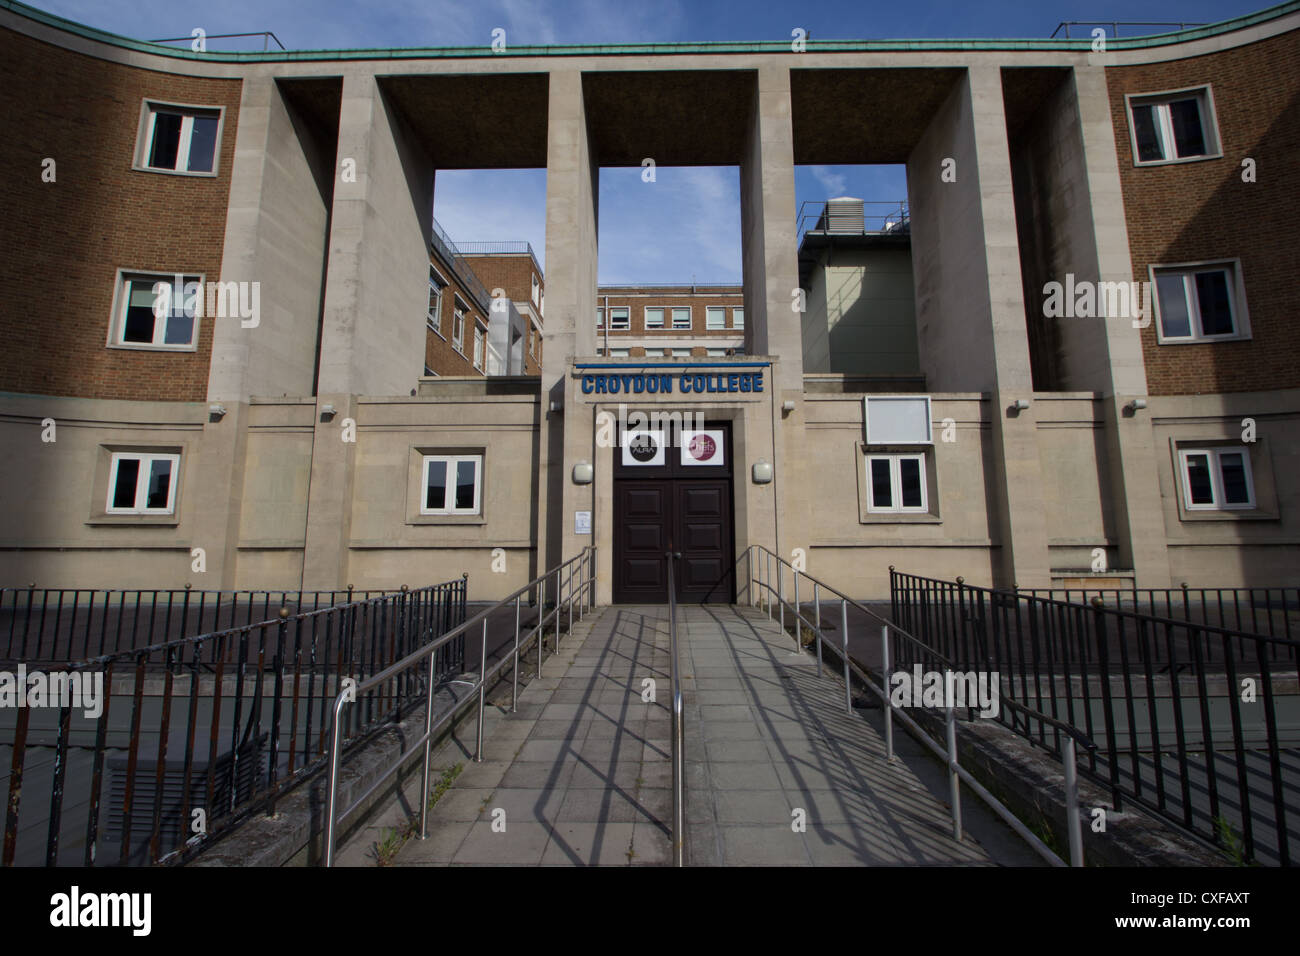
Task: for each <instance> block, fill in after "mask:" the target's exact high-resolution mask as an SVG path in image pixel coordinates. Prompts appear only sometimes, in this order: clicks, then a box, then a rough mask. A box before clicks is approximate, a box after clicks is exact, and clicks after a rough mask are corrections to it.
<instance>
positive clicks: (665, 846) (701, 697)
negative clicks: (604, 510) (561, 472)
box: [394, 605, 1038, 866]
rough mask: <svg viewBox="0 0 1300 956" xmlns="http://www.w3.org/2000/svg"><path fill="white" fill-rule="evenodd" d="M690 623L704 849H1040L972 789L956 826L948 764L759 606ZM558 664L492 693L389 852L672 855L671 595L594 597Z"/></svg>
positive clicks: (847, 854) (947, 861) (613, 862)
mask: <svg viewBox="0 0 1300 956" xmlns="http://www.w3.org/2000/svg"><path fill="white" fill-rule="evenodd" d="M678 624H679V637H680V678H681V683H682V686H683V695H684V703H685V708H684V709H685V714H686V726H685V733H684V737H685V746H686V753H685V760H686V796H685V800H686V806H685V815H686V821H687V862H688V863H689V864H691V865H703V866H907V865H977V866H978V865H997V864H1014V865H1026V864H1028V865H1032V864H1034V863H1036V862H1038V860H1037V857H1036V856H1034V855H1033V854H1032V852H1031V851H1029V850H1028V849H1027V848H1026V847H1024V845H1023V843H1021V841H1020V840H1019V838H1017V837H1016V836H1015V835H1014V834H1013V833H1012V832H1011V831H1010V829H1009V828H1007V827H1005V826H1004V825H1003V824H1002V823H1001V822H1000V821H998V820H997V819H996V818H995V817H993V815H992V814H991V813H989V812H988V811H987V810H986V809H985V808H983V807H982V806H981V805H979V804H978V802H977V801H976V800H975V798H974V797H973V795H969V794H968V795H967V798H966V800H964V801H963V809H964V811H965V823H966V829H967V832H965V833H964V834H963V839H962V840H961V841H960V842H958V841H956V840H954V839H953V836H952V829H951V826H952V825H951V818H950V815H949V810H948V806H947V803H946V802H945V801H946V797H947V781H946V775H945V770H944V768H943V766H942V764H940V763H939V762H938V761H936V760H934V759H933V757H931V756H930V755H929V754H926V753H920V752H914V750H913V748H909V747H907V746H906V741H907V738H906V737H905V735H904V734H902V733H901V732H899V733H898V734H896V739H897V742H898V746H897V747H896V756H895V759H893V760H892V761H890V760H887V759H886V757H885V752H884V743H883V740H882V738H881V735H880V732H879V729H878V727H877V726H876V724H877V723H878V721H876V722H873V721H872V720H871V719H867V718H864V716H863V715H862V714H861V713H860V712H855V713H854V714H852V715H850V714H848V713H846V712H845V709H844V708H845V704H844V692H843V685H842V684H840V683H839V682H838V681H837V680H836V675H835V673H834V672H833V671H832V670H831V669H829V668H825V669H821V670H819V669H818V667H817V665H816V660H815V658H814V657H813V656H812V655H811V654H809V653H808V652H807V651H804V650H797V649H796V648H795V646H794V641H793V638H791V637H790V635H789V634H787V633H786V632H783V631H782V630H781V629H780V628H779V626H778V625H777V624H775V623H773V622H771V621H769V620H768V619H767V617H766V616H765V615H764V614H762V613H761V612H758V611H756V610H754V609H752V608H745V607H737V606H726V605H721V606H717V605H691V606H685V607H680V608H679V609H678ZM544 667H545V676H544V677H543V679H541V680H534V681H531V682H530V683H529V684H528V686H527V687H526V688H524V690H523V691H522V693H521V696H520V699H519V702H518V709H517V712H516V713H514V714H509V713H505V712H503V711H502V710H501V709H498V708H492V713H491V714H490V715H489V716H490V720H488V721H487V728H488V732H487V733H486V742H485V745H484V757H485V759H484V761H483V762H481V763H478V762H475V761H474V760H473V757H472V741H471V743H470V748H471V749H466V747H465V744H464V743H460V744H459V746H460V748H461V749H460V751H459V752H458V754H459V755H458V754H456V753H453V754H452V755H451V757H453V758H455V759H458V760H463V761H464V770H463V772H462V773H461V775H460V776H459V777H458V778H457V779H456V781H455V782H454V783H453V785H452V787H451V788H450V789H449V790H448V792H447V793H446V794H445V795H444V796H443V797H442V799H441V800H440V801H439V803H438V804H437V805H436V806H435V807H434V808H433V810H432V811H431V812H430V816H429V836H428V838H427V839H425V840H411V841H410V842H409V843H408V844H407V845H406V846H405V847H403V848H402V850H401V851H399V852H398V853H397V855H396V858H395V861H394V865H412V866H428V865H474V866H483V865H543V866H591V865H598V866H628V865H633V866H638V865H640V866H644V865H652V866H654V865H669V864H670V862H671V819H672V790H671V784H672V768H671V742H670V741H671V719H670V714H669V710H668V702H669V701H670V694H671V690H670V679H669V676H668V674H669V670H668V669H669V655H668V627H667V609H666V608H663V607H622V606H619V607H608V608H598V609H596V610H594V611H593V612H591V613H590V614H588V615H587V617H586V618H585V619H584V620H583V621H582V622H581V623H577V622H575V633H574V634H573V635H571V636H566V637H565V638H564V645H563V646H562V648H561V650H560V653H558V654H557V655H556V656H555V657H554V658H550V659H548V660H547V661H546V663H545V665H544ZM647 678H649V679H652V680H653V681H654V682H655V683H654V699H653V700H650V701H647V700H645V699H643V696H642V695H643V693H644V692H645V691H646V689H647V687H648V686H649V685H647V684H646V679H647ZM449 759H450V758H449V757H448V756H447V755H445V754H440V755H439V765H446V764H447V763H448V760H449ZM408 802H409V801H408Z"/></svg>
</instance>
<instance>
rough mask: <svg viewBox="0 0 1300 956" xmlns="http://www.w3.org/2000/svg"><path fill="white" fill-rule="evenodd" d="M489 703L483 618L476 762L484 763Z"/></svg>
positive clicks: (484, 623)
mask: <svg viewBox="0 0 1300 956" xmlns="http://www.w3.org/2000/svg"><path fill="white" fill-rule="evenodd" d="M486 703H487V618H486V617H485V618H483V641H482V643H481V644H480V645H479V665H478V736H477V738H476V739H475V742H474V762H475V763H482V762H483V705H484V704H486Z"/></svg>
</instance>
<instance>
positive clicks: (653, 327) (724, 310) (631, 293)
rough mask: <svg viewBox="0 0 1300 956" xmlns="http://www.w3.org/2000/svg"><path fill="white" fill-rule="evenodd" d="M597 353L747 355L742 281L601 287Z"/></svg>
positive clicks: (615, 355)
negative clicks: (703, 284) (710, 283)
mask: <svg viewBox="0 0 1300 956" xmlns="http://www.w3.org/2000/svg"><path fill="white" fill-rule="evenodd" d="M596 301H597V302H598V303H599V305H597V307H596V339H597V342H598V344H597V346H596V354H597V355H605V356H609V357H610V358H629V357H630V358H639V357H640V358H656V357H658V358H664V357H692V356H693V357H695V358H704V357H708V356H712V357H714V358H721V357H723V356H727V355H743V354H745V296H744V291H743V290H742V289H741V287H740V286H696V285H690V286H672V285H667V286H665V285H656V286H601V287H600V288H599V289H597V290H596Z"/></svg>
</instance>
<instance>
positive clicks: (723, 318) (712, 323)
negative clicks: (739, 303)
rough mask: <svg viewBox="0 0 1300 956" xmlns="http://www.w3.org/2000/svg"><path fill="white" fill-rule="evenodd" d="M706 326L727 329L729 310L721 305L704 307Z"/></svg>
mask: <svg viewBox="0 0 1300 956" xmlns="http://www.w3.org/2000/svg"><path fill="white" fill-rule="evenodd" d="M704 327H705V328H706V329H725V328H726V327H727V310H726V309H725V308H723V307H722V306H720V305H710V306H707V307H706V308H705V309H704Z"/></svg>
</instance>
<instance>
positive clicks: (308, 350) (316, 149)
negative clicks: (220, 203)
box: [205, 76, 334, 402]
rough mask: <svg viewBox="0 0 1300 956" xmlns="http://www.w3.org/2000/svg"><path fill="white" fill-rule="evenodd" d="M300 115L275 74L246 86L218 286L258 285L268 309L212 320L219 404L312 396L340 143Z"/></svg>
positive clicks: (211, 381) (213, 381)
mask: <svg viewBox="0 0 1300 956" xmlns="http://www.w3.org/2000/svg"><path fill="white" fill-rule="evenodd" d="M292 112H293V111H292V108H291V107H290V106H289V104H288V103H286V102H285V99H284V97H283V95H282V94H281V91H280V88H279V86H278V85H277V84H276V82H275V80H274V79H273V78H272V77H269V76H251V77H248V78H246V79H245V80H244V84H243V93H242V96H241V100H240V110H239V130H238V136H237V139H236V145H235V161H234V166H233V170H232V173H231V186H230V211H229V213H228V215H227V217H226V237H225V248H224V251H223V253H222V260H221V263H222V274H221V276H220V277H218V276H209V277H208V281H209V282H210V283H211V282H215V281H216V280H217V279H218V278H220V279H221V280H222V281H223V282H227V283H229V282H238V283H250V284H251V283H256V284H257V303H258V310H257V314H256V315H255V316H254V317H252V318H249V319H242V318H233V317H226V318H217V317H208V318H207V319H205V321H211V322H212V323H213V341H212V364H211V369H210V372H209V377H208V399H209V401H214V402H238V401H247V400H248V398H249V396H250V395H283V394H288V395H310V394H312V387H313V384H314V381H315V374H316V339H317V335H318V332H319V326H320V305H321V278H322V276H323V274H324V268H325V246H326V241H327V238H328V235H327V231H328V224H329V212H330V210H329V205H328V204H329V195H328V194H327V193H322V184H324V185H325V186H326V187H327V186H328V183H329V181H330V175H331V173H330V169H331V167H332V166H333V163H334V143H333V142H332V141H331V142H328V143H325V142H319V143H318V142H316V141H315V140H314V139H313V137H311V136H310V135H309V134H307V133H306V132H305V129H306V127H305V125H304V124H302V123H301V122H298V123H295V120H294V117H293V116H292ZM327 191H328V190H327ZM249 288H250V291H251V285H250V287H249ZM236 301H238V299H237V298H236ZM245 301H251V296H249V295H248V293H245Z"/></svg>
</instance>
